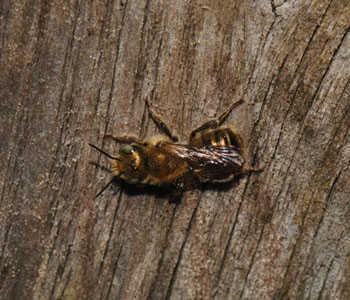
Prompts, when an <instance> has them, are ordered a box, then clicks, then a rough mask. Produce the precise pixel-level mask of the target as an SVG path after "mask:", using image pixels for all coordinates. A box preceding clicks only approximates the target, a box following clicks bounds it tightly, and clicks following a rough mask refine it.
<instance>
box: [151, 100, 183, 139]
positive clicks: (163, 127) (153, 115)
mask: <svg viewBox="0 0 350 300" xmlns="http://www.w3.org/2000/svg"><path fill="white" fill-rule="evenodd" d="M145 103H146V106H147V109H148V112H149V115H150V117H151V119H152V120H153V121H154V123H156V125H157V126H158V128H159V129H161V130H162V131H163V132H164V133H165V134H166V135H167V136H168V137H170V139H171V140H172V141H173V142H177V141H178V140H179V139H178V137H177V136H176V135H173V134H172V133H171V131H170V129H169V127H168V126H167V125H166V124H165V122H164V121H163V120H162V118H161V117H160V116H159V115H158V114H157V113H156V112H154V111H153V110H152V109H151V105H150V100H149V98H145Z"/></svg>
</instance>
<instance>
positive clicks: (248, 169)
mask: <svg viewBox="0 0 350 300" xmlns="http://www.w3.org/2000/svg"><path fill="white" fill-rule="evenodd" d="M262 171H264V167H253V166H249V167H246V168H244V169H243V171H242V173H241V175H248V174H250V173H261V172H262Z"/></svg>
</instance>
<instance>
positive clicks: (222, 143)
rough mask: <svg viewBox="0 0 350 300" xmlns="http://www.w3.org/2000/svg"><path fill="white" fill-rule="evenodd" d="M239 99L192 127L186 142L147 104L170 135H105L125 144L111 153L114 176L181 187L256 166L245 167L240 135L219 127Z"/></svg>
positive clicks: (219, 179) (227, 178)
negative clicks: (213, 118)
mask: <svg viewBox="0 0 350 300" xmlns="http://www.w3.org/2000/svg"><path fill="white" fill-rule="evenodd" d="M241 103H243V101H242V100H239V101H237V102H235V103H234V104H233V105H231V107H230V108H229V109H228V110H226V111H225V112H224V113H223V114H222V115H221V116H220V117H219V118H218V119H217V120H213V121H209V122H207V123H205V124H203V125H202V126H200V127H199V128H198V129H196V130H194V131H193V132H192V133H191V135H190V137H189V140H188V143H187V144H181V143H177V138H176V137H175V136H174V135H172V134H171V132H170V130H169V128H168V127H167V126H166V125H165V123H164V122H163V121H162V120H161V118H160V117H159V116H158V115H157V114H155V113H154V112H153V111H152V110H151V109H150V107H149V103H148V100H146V105H147V106H148V109H149V112H150V116H151V118H152V119H153V120H154V121H155V123H156V124H157V125H158V126H159V127H160V128H161V129H163V130H164V132H165V133H166V134H167V135H168V136H169V137H170V139H168V138H167V137H160V138H153V139H151V140H140V139H138V138H135V137H130V136H124V137H117V136H112V135H105V138H112V139H114V140H115V141H116V142H118V143H123V144H125V145H124V146H122V147H121V148H120V150H119V154H118V155H117V156H115V157H114V156H111V155H109V154H108V153H106V152H104V151H103V150H101V149H99V148H97V147H96V146H94V145H91V146H92V147H94V148H95V149H97V150H98V151H100V152H102V153H103V154H105V155H107V156H108V157H110V158H111V159H112V168H111V170H112V171H113V172H114V175H115V176H117V177H119V178H121V179H122V180H124V181H126V182H127V183H130V184H142V185H156V186H171V185H174V186H176V187H178V188H181V189H182V188H183V187H184V186H185V185H186V182H187V183H188V182H190V184H192V182H193V181H199V182H227V181H230V180H232V179H233V178H234V177H235V176H237V175H240V174H244V173H247V172H251V171H258V170H257V169H254V168H251V167H250V166H249V167H248V168H246V167H245V156H246V148H245V142H244V139H243V138H242V136H241V135H240V134H239V133H238V132H237V131H236V130H235V129H233V128H231V127H221V126H220V125H221V124H222V122H223V121H224V120H225V119H226V118H227V116H228V114H229V113H230V112H231V111H232V110H233V109H234V108H235V107H237V106H238V105H240V104H241Z"/></svg>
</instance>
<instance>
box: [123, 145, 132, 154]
mask: <svg viewBox="0 0 350 300" xmlns="http://www.w3.org/2000/svg"><path fill="white" fill-rule="evenodd" d="M134 151H135V149H134V147H133V146H131V145H124V146H122V147H121V148H120V153H123V154H128V155H130V154H132V153H133V152H134Z"/></svg>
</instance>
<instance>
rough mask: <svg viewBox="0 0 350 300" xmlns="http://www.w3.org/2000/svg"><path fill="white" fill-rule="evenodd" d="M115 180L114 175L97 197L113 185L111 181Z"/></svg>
mask: <svg viewBox="0 0 350 300" xmlns="http://www.w3.org/2000/svg"><path fill="white" fill-rule="evenodd" d="M113 181H114V177H112V179H111V180H110V181H109V182H108V183H107V184H106V185H105V186H104V187H103V188H102V189H101V190H100V191H99V192H98V194H97V195H96V196H95V198H97V197H98V196H100V195H101V194H102V193H103V192H104V191H105V190H106V189H107V188H108V187H109V186H110V185H111V183H112V182H113Z"/></svg>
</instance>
